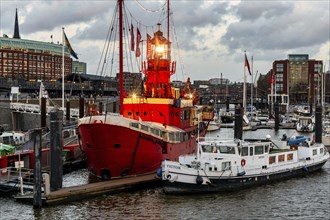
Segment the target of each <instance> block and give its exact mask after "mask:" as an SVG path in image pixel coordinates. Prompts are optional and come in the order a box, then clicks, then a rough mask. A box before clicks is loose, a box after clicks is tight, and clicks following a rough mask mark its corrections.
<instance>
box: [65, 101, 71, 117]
mask: <svg viewBox="0 0 330 220" xmlns="http://www.w3.org/2000/svg"><path fill="white" fill-rule="evenodd" d="M70 114H71V113H70V100H69V99H67V100H66V121H67V122H70Z"/></svg>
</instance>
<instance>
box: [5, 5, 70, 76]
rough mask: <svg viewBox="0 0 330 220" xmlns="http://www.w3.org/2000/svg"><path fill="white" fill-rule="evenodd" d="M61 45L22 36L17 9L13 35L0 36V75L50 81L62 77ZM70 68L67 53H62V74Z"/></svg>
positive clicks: (67, 72) (68, 72)
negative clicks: (10, 36) (11, 36)
mask: <svg viewBox="0 0 330 220" xmlns="http://www.w3.org/2000/svg"><path fill="white" fill-rule="evenodd" d="M62 50H63V45H61V44H54V43H48V42H40V41H33V40H26V39H21V37H20V34H19V28H18V20H17V11H16V20H15V30H14V36H13V38H9V37H8V36H7V35H4V37H0V77H4V78H7V79H12V80H17V79H24V80H26V81H37V80H44V81H52V80H56V79H58V78H61V77H62V72H63V70H62V56H63V52H62ZM71 70H72V60H71V58H70V54H69V53H68V52H67V49H65V52H64V74H65V75H68V74H70V73H71Z"/></svg>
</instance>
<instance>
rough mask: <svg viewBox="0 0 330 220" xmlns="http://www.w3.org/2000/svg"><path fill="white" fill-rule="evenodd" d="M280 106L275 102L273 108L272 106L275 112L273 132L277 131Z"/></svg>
mask: <svg viewBox="0 0 330 220" xmlns="http://www.w3.org/2000/svg"><path fill="white" fill-rule="evenodd" d="M279 108H280V106H279V104H278V103H277V102H276V103H275V106H274V111H275V131H278V130H279V127H280V109H279Z"/></svg>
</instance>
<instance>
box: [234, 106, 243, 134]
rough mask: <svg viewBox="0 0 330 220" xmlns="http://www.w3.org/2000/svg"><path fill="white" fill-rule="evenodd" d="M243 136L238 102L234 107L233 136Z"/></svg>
mask: <svg viewBox="0 0 330 220" xmlns="http://www.w3.org/2000/svg"><path fill="white" fill-rule="evenodd" d="M242 137H243V115H242V108H241V106H240V105H239V104H238V105H237V106H236V108H235V125H234V138H235V139H240V140H242Z"/></svg>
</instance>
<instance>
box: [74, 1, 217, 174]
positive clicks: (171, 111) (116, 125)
mask: <svg viewBox="0 0 330 220" xmlns="http://www.w3.org/2000/svg"><path fill="white" fill-rule="evenodd" d="M122 4H123V1H122V0H119V1H118V6H119V7H116V8H119V9H121V8H122V7H121V6H122ZM168 9H169V8H168ZM122 14H123V12H122V11H120V13H119V21H120V25H122V21H123V18H122ZM168 14H169V11H168ZM119 29H120V33H119V35H120V36H119V39H122V37H123V33H122V31H123V29H122V28H119ZM128 29H129V28H127V29H126V30H128ZM146 46H147V49H146V50H145V51H146V53H147V54H146V58H147V60H146V61H145V62H143V65H142V66H143V69H142V72H143V73H144V75H145V78H144V80H143V82H144V84H143V88H144V91H143V92H141V94H140V95H137V94H133V93H132V94H128V93H127V92H126V91H124V87H123V80H122V77H123V63H122V60H123V48H122V47H123V44H120V45H119V47H120V50H119V51H120V53H119V59H120V62H119V63H120V66H119V70H120V71H119V75H120V113H119V114H113V113H111V114H110V113H108V114H104V115H102V114H101V115H91V116H85V117H83V118H81V119H79V122H78V124H79V125H78V126H79V133H80V138H81V144H82V147H83V150H84V152H85V154H86V160H87V167H88V169H89V171H90V172H91V173H93V174H95V175H96V176H97V177H100V178H102V179H104V180H107V179H113V178H120V177H123V176H137V175H143V174H148V173H153V172H155V171H156V170H157V168H158V167H159V166H160V165H161V161H162V160H165V159H170V160H174V161H175V160H178V158H179V156H180V155H182V154H188V153H194V152H195V151H196V138H197V136H198V134H199V135H204V134H205V132H206V129H207V125H208V122H209V121H211V120H212V119H213V110H212V109H209V108H207V107H203V106H196V105H195V104H196V101H197V100H196V96H195V95H194V93H193V91H191V90H190V80H189V78H188V80H187V82H186V85H185V88H184V89H183V90H182V91H180V90H179V89H178V88H173V87H172V86H171V84H170V77H171V76H172V75H173V74H175V70H176V63H175V62H172V61H171V42H170V40H169V34H168V35H167V38H166V37H165V36H164V35H163V32H162V31H161V30H160V25H158V30H157V31H156V32H155V33H154V35H153V37H151V36H149V35H148V34H147V37H146ZM124 94H125V95H124ZM198 128H200V129H198Z"/></svg>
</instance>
